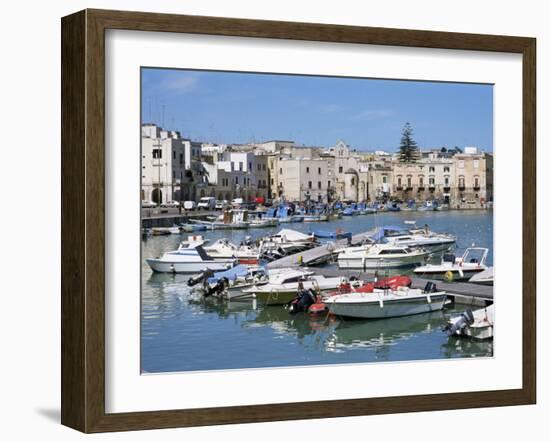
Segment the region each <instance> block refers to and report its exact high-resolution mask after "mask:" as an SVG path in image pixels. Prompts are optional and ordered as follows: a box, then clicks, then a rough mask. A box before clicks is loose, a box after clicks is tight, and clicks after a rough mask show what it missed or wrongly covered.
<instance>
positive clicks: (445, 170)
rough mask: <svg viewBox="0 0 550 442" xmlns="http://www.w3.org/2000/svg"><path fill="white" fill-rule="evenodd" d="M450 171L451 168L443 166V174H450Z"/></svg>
mask: <svg viewBox="0 0 550 442" xmlns="http://www.w3.org/2000/svg"><path fill="white" fill-rule="evenodd" d="M450 171H451V168H450V167H448V166H445V167H444V168H443V172H450Z"/></svg>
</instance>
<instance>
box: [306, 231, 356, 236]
mask: <svg viewBox="0 0 550 442" xmlns="http://www.w3.org/2000/svg"><path fill="white" fill-rule="evenodd" d="M312 233H313V234H314V235H315V236H316V237H318V238H351V232H338V231H334V232H329V231H327V230H314V231H313V232H312Z"/></svg>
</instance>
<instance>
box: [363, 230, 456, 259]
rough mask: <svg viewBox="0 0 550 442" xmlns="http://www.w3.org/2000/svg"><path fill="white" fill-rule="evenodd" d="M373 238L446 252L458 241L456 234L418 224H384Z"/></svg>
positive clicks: (398, 244)
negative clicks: (407, 226) (409, 225)
mask: <svg viewBox="0 0 550 442" xmlns="http://www.w3.org/2000/svg"><path fill="white" fill-rule="evenodd" d="M371 238H372V239H373V240H374V241H376V242H383V243H388V244H393V245H395V246H407V247H422V248H424V249H426V250H428V251H430V252H432V253H440V252H445V251H447V250H449V249H451V248H452V247H453V246H454V244H455V243H456V237H455V236H453V235H449V234H446V233H436V232H433V231H431V230H429V228H428V226H425V227H424V228H423V229H419V228H417V227H416V226H414V227H412V228H404V227H400V226H384V227H380V228H378V229H377V231H376V233H375V234H374V235H373V236H372V237H371Z"/></svg>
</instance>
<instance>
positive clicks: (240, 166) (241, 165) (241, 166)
mask: <svg viewBox="0 0 550 442" xmlns="http://www.w3.org/2000/svg"><path fill="white" fill-rule="evenodd" d="M242 171H243V162H242V161H239V172H242Z"/></svg>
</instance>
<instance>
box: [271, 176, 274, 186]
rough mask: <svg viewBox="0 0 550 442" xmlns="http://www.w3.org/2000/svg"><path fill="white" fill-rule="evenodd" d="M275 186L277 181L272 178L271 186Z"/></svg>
mask: <svg viewBox="0 0 550 442" xmlns="http://www.w3.org/2000/svg"><path fill="white" fill-rule="evenodd" d="M273 184H275V180H274V179H273V178H271V185H272V186H273Z"/></svg>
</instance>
